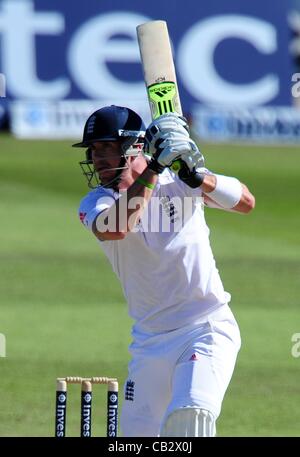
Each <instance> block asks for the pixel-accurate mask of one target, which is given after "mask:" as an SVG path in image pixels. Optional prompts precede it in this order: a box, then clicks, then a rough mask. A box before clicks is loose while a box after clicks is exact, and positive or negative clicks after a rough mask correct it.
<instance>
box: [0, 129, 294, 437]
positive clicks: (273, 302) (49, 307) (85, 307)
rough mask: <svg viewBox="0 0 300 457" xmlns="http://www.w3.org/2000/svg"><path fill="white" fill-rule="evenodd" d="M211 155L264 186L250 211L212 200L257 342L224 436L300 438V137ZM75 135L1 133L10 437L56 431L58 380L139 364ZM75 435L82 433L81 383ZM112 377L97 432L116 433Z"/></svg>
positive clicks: (237, 307) (99, 395)
mask: <svg viewBox="0 0 300 457" xmlns="http://www.w3.org/2000/svg"><path fill="white" fill-rule="evenodd" d="M202 150H203V153H204V155H205V157H206V164H207V167H208V168H210V169H212V170H214V171H216V172H220V173H224V174H228V175H233V176H237V177H238V178H240V179H241V180H242V181H243V182H245V183H246V184H247V185H248V186H249V188H250V190H251V191H252V192H253V193H254V194H255V196H256V200H257V206H256V209H255V211H254V212H253V213H252V214H250V215H248V216H242V215H237V214H229V213H224V212H222V211H218V210H207V211H206V217H207V220H208V223H209V226H210V228H211V243H212V247H213V251H214V253H215V257H216V260H217V264H218V267H219V270H220V273H221V277H222V279H223V282H224V285H225V288H226V290H228V291H229V292H230V293H231V294H232V302H231V307H232V310H233V312H234V314H235V315H236V318H237V320H238V322H239V324H240V329H241V334H242V340H243V346H242V349H241V352H240V355H239V359H238V364H237V367H236V370H235V373H234V376H233V379H232V382H231V384H230V387H229V389H228V392H227V395H226V397H225V400H224V404H223V412H222V415H221V417H220V419H219V420H218V435H219V436H300V429H299V423H300V408H299V402H300V385H299V374H300V358H293V357H292V355H291V348H292V342H291V337H292V335H293V334H294V333H299V332H300V317H299V316H300V314H299V305H300V303H299V296H300V287H299V277H300V261H299V259H300V247H299V233H300V216H299V203H298V201H299V168H300V155H299V152H298V151H297V149H296V148H273V147H266V148H262V147H244V146H240V147H239V146H211V145H209V146H208V145H207V146H203V147H202ZM81 154H82V151H74V150H72V149H71V148H70V146H69V143H67V142H54V141H53V142H40V141H17V140H15V139H12V138H11V137H9V136H4V135H1V136H0V192H1V193H0V195H1V198H0V209H1V216H2V217H1V226H0V239H1V250H0V252H1V253H0V270H1V272H0V291H1V293H0V300H1V302H0V333H2V334H4V335H5V337H6V355H7V356H6V357H5V358H4V357H3V358H0V372H1V383H0V399H1V408H0V436H53V434H54V400H55V379H56V377H58V376H64V375H82V376H90V375H94V376H97V375H107V376H113V377H118V378H119V380H120V382H121V384H122V383H123V381H124V380H125V378H126V375H127V363H128V360H129V354H128V352H127V347H128V345H129V343H130V326H131V321H130V319H129V318H128V317H127V310H126V303H125V300H124V298H123V295H122V292H121V287H120V285H119V282H118V280H117V278H116V277H115V275H114V274H113V273H112V271H111V268H110V265H109V263H108V261H107V260H106V258H105V257H104V255H103V254H102V253H101V250H100V249H99V247H98V245H97V242H96V240H94V239H93V237H92V236H91V235H90V234H89V233H88V232H87V231H86V230H85V229H84V228H83V227H82V225H81V224H80V223H79V221H78V218H77V206H78V203H79V200H80V199H81V197H82V196H84V195H85V193H86V192H87V188H86V184H85V181H84V178H83V177H81V176H80V169H79V167H78V166H77V162H78V161H79V159H80V158H81ZM69 391H70V394H69V404H68V412H67V429H68V435H69V436H76V435H78V431H79V397H80V393H79V387H78V386H71V387H70V390H69ZM105 398H106V387H104V386H103V387H100V386H95V400H94V405H93V434H94V435H103V436H104V435H105V411H106V409H105Z"/></svg>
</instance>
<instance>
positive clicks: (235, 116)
mask: <svg viewBox="0 0 300 457" xmlns="http://www.w3.org/2000/svg"><path fill="white" fill-rule="evenodd" d="M192 117H193V129H194V131H195V133H196V134H197V135H198V136H199V137H200V138H201V139H202V140H205V141H209V142H213V143H215V142H225V143H226V142H228V143H229V142H245V143H247V142H249V143H257V144H266V143H269V144H276V143H277V144H278V143H280V144H299V143H300V109H298V108H294V107H281V106H278V107H271V106H267V107H256V108H225V107H224V108H220V107H212V106H211V107H204V106H200V105H199V106H197V107H195V108H194V110H193V113H192Z"/></svg>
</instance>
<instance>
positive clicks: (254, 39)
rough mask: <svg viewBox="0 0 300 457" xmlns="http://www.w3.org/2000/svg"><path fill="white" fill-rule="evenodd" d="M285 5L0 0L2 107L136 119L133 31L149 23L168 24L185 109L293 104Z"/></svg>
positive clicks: (278, 1) (139, 85)
mask: <svg viewBox="0 0 300 457" xmlns="http://www.w3.org/2000/svg"><path fill="white" fill-rule="evenodd" d="M288 6H289V3H288V2H283V1H282V0H263V1H261V0H256V1H244V2H241V1H240V0H227V1H226V2H220V1H216V0H211V1H209V2H195V1H193V0H186V1H184V2H183V1H172V2H170V1H167V0H153V1H152V2H151V3H146V2H140V1H137V0H131V1H127V2H126V1H125V2H124V1H119V0H113V1H112V0H101V2H100V1H99V0H87V1H86V2H85V3H84V4H82V3H79V2H78V3H75V2H74V3H73V2H70V1H67V0H65V1H62V0H0V37H1V39H0V45H1V54H0V72H1V73H2V74H3V75H4V76H5V78H6V98H1V103H2V106H6V104H7V102H9V101H11V100H15V101H20V100H21V101H30V102H32V101H35V102H37V101H41V102H43V103H45V102H46V101H47V102H48V103H50V102H51V103H57V102H59V101H61V100H92V101H93V102H94V101H96V102H97V103H98V104H99V105H100V106H101V105H103V104H107V103H115V104H126V105H128V106H131V107H133V108H136V109H137V110H139V111H142V113H141V114H144V112H146V111H148V106H147V99H146V92H145V86H144V82H143V75H142V69H141V64H140V57H139V50H138V45H137V39H136V26H137V25H138V24H140V23H143V22H146V21H149V20H155V19H163V20H166V21H167V23H168V28H169V33H170V37H171V40H172V45H173V50H174V58H175V65H176V71H177V79H178V84H179V91H180V97H181V102H182V106H183V111H184V113H186V114H190V113H192V112H193V109H194V106H196V105H197V106H199V104H200V105H204V106H205V105H230V106H233V107H241V106H242V107H246V108H250V107H255V106H278V105H281V106H288V105H291V103H292V97H291V75H292V73H293V72H294V69H293V62H292V59H291V56H290V54H289V51H288V47H289V40H290V32H289V28H288V24H287V12H288ZM16 110H17V112H19V111H20V110H19V106H18V107H17V109H16ZM14 112H15V111H14Z"/></svg>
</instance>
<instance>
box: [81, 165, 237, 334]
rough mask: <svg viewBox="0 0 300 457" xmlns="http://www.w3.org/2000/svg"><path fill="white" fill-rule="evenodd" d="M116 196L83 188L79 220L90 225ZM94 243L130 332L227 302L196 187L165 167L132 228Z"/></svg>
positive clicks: (173, 322) (178, 322)
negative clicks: (112, 276) (118, 292)
mask: <svg viewBox="0 0 300 457" xmlns="http://www.w3.org/2000/svg"><path fill="white" fill-rule="evenodd" d="M117 198H119V194H118V193H116V192H114V191H113V190H112V189H105V188H97V189H95V190H93V191H91V192H89V193H88V194H87V196H86V197H85V198H83V200H82V201H81V203H80V207H79V216H80V220H81V221H82V223H83V224H84V225H85V226H86V227H88V228H89V229H90V230H91V229H92V224H93V221H94V220H95V218H96V217H97V216H98V214H100V212H102V211H103V210H104V209H107V208H109V207H110V206H111V205H112V204H113V203H114V201H115V200H116V199H117ZM182 215H184V216H185V218H183V217H182ZM183 219H184V220H183ZM99 245H100V246H101V248H102V249H103V251H104V252H105V254H106V256H107V257H108V259H109V260H110V262H111V264H112V267H113V269H114V271H115V273H116V274H117V276H118V277H119V279H120V281H121V284H122V287H123V291H124V295H125V297H126V300H127V302H128V306H129V315H130V316H131V317H132V318H133V319H134V320H135V321H136V323H135V325H134V328H133V333H134V332H135V331H141V332H151V333H152V332H155V333H156V332H158V333H159V332H164V331H170V330H174V329H177V328H180V327H182V326H185V325H188V324H191V323H195V322H197V320H199V321H200V320H201V318H203V316H204V315H205V314H207V313H209V312H211V311H213V310H215V309H217V308H218V307H220V306H222V305H224V304H225V303H228V302H229V301H230V294H228V293H227V292H225V291H224V288H223V285H222V282H221V279H220V276H219V273H218V270H217V268H216V263H215V260H214V257H213V254H212V250H211V247H210V242H209V229H208V227H207V225H206V222H205V218H204V205H203V201H202V198H201V191H200V189H191V188H190V187H188V186H187V185H186V184H184V183H183V182H182V181H180V180H179V178H178V177H177V176H176V175H175V174H174V173H173V172H171V171H169V170H168V169H166V170H165V171H164V173H162V174H161V175H160V176H159V181H158V184H157V185H156V187H155V189H154V191H153V195H152V197H151V200H150V202H149V204H148V207H147V208H146V209H145V211H144V213H143V215H142V218H141V220H140V222H139V223H138V225H137V226H136V230H135V232H131V233H128V234H127V236H126V237H125V238H124V239H123V240H115V241H99Z"/></svg>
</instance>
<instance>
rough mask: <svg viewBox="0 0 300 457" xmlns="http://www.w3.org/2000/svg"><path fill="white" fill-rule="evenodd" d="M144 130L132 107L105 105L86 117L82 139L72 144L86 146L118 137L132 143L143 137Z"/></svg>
mask: <svg viewBox="0 0 300 457" xmlns="http://www.w3.org/2000/svg"><path fill="white" fill-rule="evenodd" d="M145 131H146V127H145V125H144V122H143V121H142V119H141V117H140V116H139V115H138V114H137V113H135V112H134V111H133V110H132V109H130V108H125V107H123V106H115V105H111V106H106V107H104V108H101V109H98V110H97V111H95V112H94V113H93V114H92V115H91V116H90V117H89V118H88V120H87V121H86V123H85V126H84V131H83V138H82V141H81V142H80V143H75V144H73V145H72V146H73V147H75V148H87V147H89V146H90V145H91V144H92V143H94V142H95V141H117V140H120V139H121V140H122V139H124V140H127V141H126V142H129V143H131V144H133V143H134V142H135V141H136V140H137V139H138V138H144V136H145ZM130 139H132V140H131V141H130Z"/></svg>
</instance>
